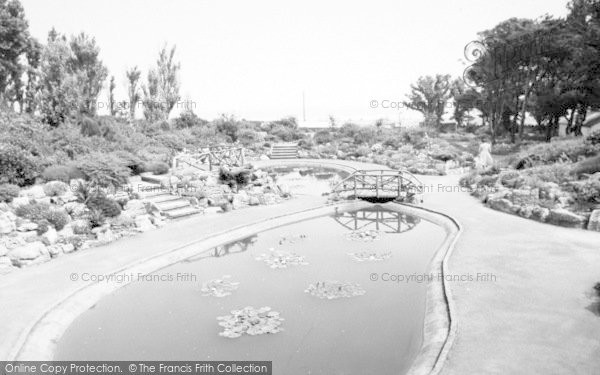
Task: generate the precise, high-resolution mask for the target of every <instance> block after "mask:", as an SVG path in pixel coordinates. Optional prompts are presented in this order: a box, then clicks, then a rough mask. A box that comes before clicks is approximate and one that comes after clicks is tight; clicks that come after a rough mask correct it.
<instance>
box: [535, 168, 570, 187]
mask: <svg viewBox="0 0 600 375" xmlns="http://www.w3.org/2000/svg"><path fill="white" fill-rule="evenodd" d="M570 173H571V166H570V165H569V164H553V165H541V166H538V167H533V168H529V169H526V170H524V171H523V176H525V177H529V178H532V177H533V178H534V179H537V180H539V181H542V182H554V183H556V184H561V183H563V182H566V181H569V180H571V178H570V177H569V175H570Z"/></svg>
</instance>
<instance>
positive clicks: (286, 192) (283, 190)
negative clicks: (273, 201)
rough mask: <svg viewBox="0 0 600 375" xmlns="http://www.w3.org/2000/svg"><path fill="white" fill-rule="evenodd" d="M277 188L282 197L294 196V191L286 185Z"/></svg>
mask: <svg viewBox="0 0 600 375" xmlns="http://www.w3.org/2000/svg"><path fill="white" fill-rule="evenodd" d="M277 188H278V189H279V192H280V193H281V195H282V196H285V197H289V196H290V195H292V190H291V189H290V187H289V186H288V185H286V184H281V185H277Z"/></svg>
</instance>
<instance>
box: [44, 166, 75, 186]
mask: <svg viewBox="0 0 600 375" xmlns="http://www.w3.org/2000/svg"><path fill="white" fill-rule="evenodd" d="M83 177H84V176H83V174H82V173H81V172H80V171H79V170H78V169H77V168H75V167H73V166H66V165H51V166H49V167H48V168H46V169H44V171H43V172H42V178H43V179H44V180H46V181H62V182H65V183H69V182H70V181H71V180H73V179H77V178H83Z"/></svg>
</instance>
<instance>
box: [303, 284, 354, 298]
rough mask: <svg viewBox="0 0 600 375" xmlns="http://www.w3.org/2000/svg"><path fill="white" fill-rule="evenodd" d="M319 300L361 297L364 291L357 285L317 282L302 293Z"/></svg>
mask: <svg viewBox="0 0 600 375" xmlns="http://www.w3.org/2000/svg"><path fill="white" fill-rule="evenodd" d="M304 292H305V293H308V294H310V295H312V296H314V297H317V298H321V299H338V298H350V297H357V296H362V295H363V294H365V293H366V291H365V290H364V289H363V288H361V286H360V285H359V284H355V283H345V282H340V281H319V282H317V283H316V284H310V285H309V286H308V288H307V289H306V290H305V291H304Z"/></svg>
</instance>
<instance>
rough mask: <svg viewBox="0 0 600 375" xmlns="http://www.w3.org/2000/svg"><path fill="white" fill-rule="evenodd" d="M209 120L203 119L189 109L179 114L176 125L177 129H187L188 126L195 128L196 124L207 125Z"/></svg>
mask: <svg viewBox="0 0 600 375" xmlns="http://www.w3.org/2000/svg"><path fill="white" fill-rule="evenodd" d="M206 123H207V121H206V120H203V119H201V118H200V117H198V115H196V113H194V111H192V110H190V109H188V110H185V111H182V112H181V113H180V114H179V117H177V118H176V119H175V127H176V128H177V129H186V128H193V127H196V126H204V125H206Z"/></svg>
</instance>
